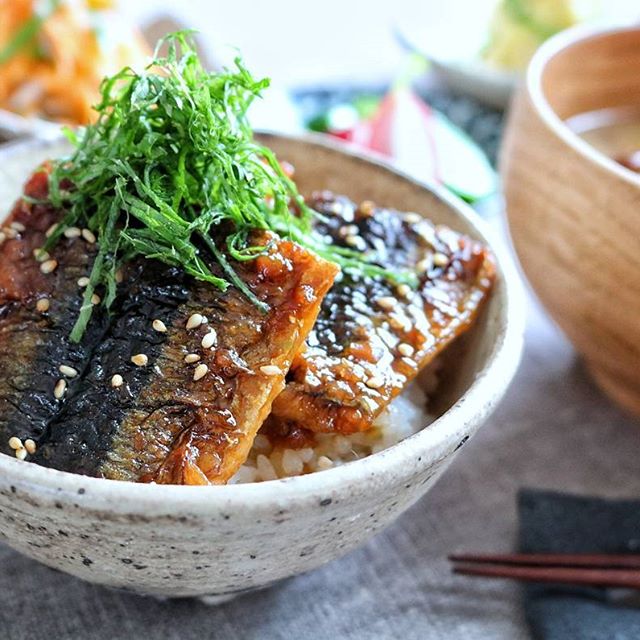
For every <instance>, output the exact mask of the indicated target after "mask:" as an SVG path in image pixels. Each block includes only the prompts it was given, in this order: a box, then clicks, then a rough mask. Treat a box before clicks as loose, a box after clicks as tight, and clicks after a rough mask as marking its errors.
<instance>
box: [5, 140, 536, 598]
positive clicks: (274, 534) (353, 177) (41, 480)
mask: <svg viewBox="0 0 640 640" xmlns="http://www.w3.org/2000/svg"><path fill="white" fill-rule="evenodd" d="M264 137H265V140H266V142H267V143H268V144H269V145H270V146H272V147H273V148H274V150H275V151H276V153H277V154H278V156H279V157H280V158H282V159H286V160H288V161H290V162H292V163H293V164H294V165H295V166H296V170H297V173H296V176H297V181H298V183H299V185H300V187H301V190H302V191H303V192H308V191H311V190H313V189H318V188H328V189H333V190H335V191H337V192H340V193H346V194H348V195H350V196H351V197H353V198H354V199H356V200H362V199H365V198H366V199H372V200H375V201H377V202H379V203H380V204H383V205H390V206H395V207H398V208H400V209H405V210H414V211H419V212H421V213H423V214H425V215H427V216H429V217H431V218H433V219H434V220H436V221H438V222H442V223H445V224H447V225H450V226H451V227H453V228H455V229H457V230H459V231H462V232H466V233H468V234H470V235H472V236H475V237H476V238H479V239H481V240H484V241H485V242H488V243H489V244H491V245H492V246H493V247H494V249H495V253H496V255H497V260H498V269H499V280H498V283H497V287H496V289H495V291H494V294H493V296H492V298H491V300H490V302H489V303H488V305H487V306H486V307H485V309H484V312H483V314H482V318H481V319H480V322H479V323H478V325H477V326H476V327H475V328H474V330H473V331H472V332H471V333H470V334H468V335H467V337H466V338H465V339H464V342H463V343H462V344H460V345H459V346H458V347H455V352H451V353H450V357H449V358H448V361H447V362H445V366H444V373H443V379H442V383H441V385H440V390H439V392H438V393H437V394H436V396H435V397H434V399H433V403H432V406H431V409H432V411H434V412H436V413H437V414H438V415H440V417H439V418H438V419H437V420H436V421H435V422H434V423H433V424H431V425H430V426H429V427H428V428H425V429H424V430H423V431H421V432H419V433H418V434H416V435H414V436H412V437H410V438H408V439H406V440H404V441H403V442H401V443H399V444H397V445H395V446H393V447H391V448H389V449H387V450H385V451H383V452H381V453H377V454H375V455H373V456H370V457H369V458H366V459H364V460H360V461H357V462H352V463H350V464H347V465H344V466H340V467H336V468H333V469H330V470H328V471H322V472H318V473H314V474H310V475H307V476H303V477H297V478H290V479H285V480H275V481H271V482H264V483H258V484H245V485H231V486H212V487H183V486H168V485H164V486H163V485H145V484H132V483H125V482H117V481H111V480H103V479H96V478H87V477H83V476H78V475H73V474H69V473H64V472H59V471H54V470H51V469H45V468H42V467H38V466H36V465H34V464H30V463H25V462H20V461H18V460H16V459H13V458H11V457H8V456H5V455H2V454H0V540H2V541H3V542H6V543H7V544H9V545H10V546H12V547H13V548H14V549H16V550H18V551H20V552H22V553H24V554H26V555H28V556H30V557H32V558H35V559H37V560H39V561H40V562H43V563H44V564H46V565H48V566H50V567H55V568H56V569H60V570H62V571H65V572H67V573H70V574H72V575H75V576H77V577H79V578H82V579H84V580H88V581H91V582H94V583H99V584H103V585H109V586H112V587H120V588H124V589H129V590H132V591H136V592H141V593H146V594H153V595H158V596H169V597H179V596H211V597H213V600H214V601H215V599H216V598H218V599H222V598H226V597H229V596H231V595H233V594H236V593H239V592H242V591H245V590H249V589H255V588H259V587H264V586H266V585H268V584H270V583H273V582H275V581H277V580H281V579H282V578H286V577H288V576H293V575H295V574H298V573H301V572H303V571H308V570H310V569H313V568H315V567H317V566H319V565H321V564H323V563H325V562H327V561H329V560H333V559H334V558H337V557H338V556H341V555H343V554H345V553H347V552H348V551H349V550H351V549H353V548H354V547H357V546H358V545H360V544H362V543H363V542H365V541H366V540H368V539H369V538H370V537H371V536H373V535H374V534H375V533H377V532H378V531H380V530H381V529H382V528H384V527H385V526H387V525H388V524H389V523H391V522H392V521H393V520H394V519H395V518H396V517H397V516H398V515H399V514H400V513H402V512H403V511H404V510H405V509H406V508H407V507H409V506H410V505H411V504H413V503H414V502H415V501H416V500H418V499H419V498H420V497H422V496H423V495H424V494H425V493H426V492H427V491H428V490H429V488H430V487H431V486H432V485H433V484H434V482H435V481H436V480H437V478H438V477H439V476H440V475H441V474H442V472H443V471H444V470H445V468H446V467H447V466H448V464H449V463H450V462H451V460H452V459H453V457H454V455H455V453H456V451H457V450H458V449H460V447H461V446H462V445H463V444H464V443H465V442H466V441H467V440H468V439H469V437H470V436H471V435H473V434H474V433H475V431H476V430H477V429H478V428H479V427H480V425H481V424H482V423H483V422H484V421H485V420H486V418H487V417H488V416H489V414H490V413H491V412H492V411H493V409H494V408H495V406H496V404H497V403H498V401H499V400H500V398H501V397H502V395H503V394H504V392H505V391H506V389H507V386H508V384H509V382H510V380H511V378H512V377H513V374H514V372H515V370H516V367H517V364H518V360H519V356H520V351H521V342H522V331H523V303H522V298H521V293H520V285H519V282H518V277H517V275H516V274H515V272H514V270H513V267H512V265H511V262H510V260H509V258H508V257H505V255H504V254H503V252H502V250H501V249H500V248H499V247H498V246H496V244H495V243H493V242H492V241H491V239H490V238H489V233H488V232H487V229H486V228H485V225H484V223H482V221H480V220H479V219H478V218H477V217H476V215H475V214H474V213H473V212H471V211H470V210H469V209H468V208H467V207H466V206H464V205H463V204H461V203H460V202H458V201H457V200H454V199H452V198H451V197H449V196H448V195H446V194H443V193H440V192H437V191H434V190H431V189H429V188H426V187H425V186H423V185H421V184H418V183H416V182H413V181H412V180H410V179H408V178H407V177H405V176H402V175H400V174H398V173H395V172H394V171H392V170H391V169H390V168H389V167H387V166H385V165H384V164H381V163H377V162H372V161H370V160H366V159H364V158H363V157H360V156H358V155H356V154H352V153H348V152H345V151H344V150H339V149H338V148H337V147H335V146H334V145H332V144H331V143H328V142H326V141H321V140H319V139H315V138H307V139H293V138H284V137H279V136H271V135H265V136H264ZM62 151H64V145H62V144H61V143H59V142H58V143H43V142H36V143H33V142H30V143H27V144H26V145H25V144H21V145H16V146H13V147H12V148H10V149H8V150H6V151H4V152H0V197H1V201H2V203H3V207H5V208H8V207H9V204H10V201H11V200H12V199H13V197H14V196H15V195H16V194H17V193H18V191H19V189H20V185H21V183H22V182H23V181H24V180H25V178H26V177H27V175H28V174H29V172H30V171H31V170H32V169H33V167H34V166H35V165H36V164H37V163H38V162H39V161H40V160H42V159H44V158H46V157H52V156H55V155H58V154H60V153H61V152H62Z"/></svg>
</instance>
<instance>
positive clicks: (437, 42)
mask: <svg viewBox="0 0 640 640" xmlns="http://www.w3.org/2000/svg"><path fill="white" fill-rule="evenodd" d="M427 4H428V6H429V9H430V14H429V16H427V19H426V20H425V19H424V17H423V18H422V20H416V19H415V17H414V16H411V15H404V16H402V17H400V18H398V20H397V36H398V39H399V41H400V42H401V43H402V44H403V45H404V46H405V47H406V48H408V49H409V50H411V51H414V52H417V53H420V54H421V55H423V56H424V57H425V58H426V59H427V60H429V61H430V62H431V64H432V65H433V69H434V71H435V72H436V74H437V75H438V77H439V78H440V80H441V81H442V82H443V83H444V84H446V85H447V86H448V87H449V88H450V89H452V90H454V91H457V92H459V93H464V94H468V95H470V96H473V97H474V98H476V99H477V100H480V101H481V102H484V103H486V104H488V105H491V106H493V107H497V108H500V109H504V108H505V107H506V106H507V105H508V103H509V99H510V97H511V94H512V93H513V90H514V89H515V87H516V86H517V84H518V81H519V80H520V78H521V77H522V75H523V73H524V71H525V69H526V67H527V64H528V63H529V60H530V59H531V57H532V56H533V54H534V53H535V51H536V49H537V48H538V47H539V46H540V45H541V44H542V43H543V42H545V41H546V40H547V39H548V38H550V37H552V36H553V35H555V34H556V33H559V32H560V31H562V30H563V29H566V28H568V27H571V26H573V25H575V24H578V23H580V22H584V21H611V20H629V19H633V18H637V17H638V9H637V7H636V6H634V3H633V2H630V1H629V0H607V2H599V1H598V0H481V1H479V2H469V1H468V0H452V1H451V2H447V3H435V2H434V3H427Z"/></svg>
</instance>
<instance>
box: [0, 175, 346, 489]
mask: <svg viewBox="0 0 640 640" xmlns="http://www.w3.org/2000/svg"><path fill="white" fill-rule="evenodd" d="M34 181H35V182H34ZM36 187H38V188H40V189H42V188H44V187H43V185H42V184H40V182H38V179H37V178H34V180H32V183H31V185H30V187H29V195H33V193H35V192H36V191H37V189H36ZM55 219H56V214H55V212H53V211H51V210H50V209H48V208H47V207H45V206H40V205H37V204H34V205H32V204H27V203H24V202H21V203H19V204H18V205H17V207H16V209H15V210H14V213H13V220H15V221H17V222H18V226H17V228H18V229H23V228H24V230H22V231H19V232H18V237H16V238H15V239H12V240H10V241H5V244H4V245H3V247H2V248H1V251H2V253H3V256H2V260H3V270H4V272H3V274H2V276H1V277H0V310H1V312H0V340H1V341H2V342H1V346H0V348H1V349H2V350H1V351H0V360H1V363H2V367H3V368H4V370H5V371H8V372H10V376H9V378H7V376H5V378H4V383H3V384H4V388H2V389H1V390H0V403H2V404H1V405H0V406H1V407H2V408H3V409H5V410H4V411H2V414H3V415H2V418H1V420H2V421H1V422H0V447H1V448H2V450H3V451H5V452H10V451H9V448H8V445H7V443H8V440H9V438H11V437H12V436H16V437H17V438H20V439H21V440H23V441H24V440H25V439H26V438H31V439H33V440H34V442H35V444H36V450H35V453H34V454H33V455H30V456H29V459H30V460H32V461H34V462H36V463H40V464H43V465H46V466H51V467H54V468H57V469H63V470H66V471H72V472H77V473H83V474H88V475H94V476H99V477H105V478H113V479H121V480H134V481H135V480H138V481H155V482H159V483H185V484H205V483H207V482H211V483H224V482H226V481H227V480H228V479H229V478H230V477H231V476H232V475H233V474H234V473H235V471H236V470H237V468H238V467H239V466H240V465H241V464H242V463H243V462H244V460H245V459H246V456H247V453H248V451H249V449H250V447H251V444H252V442H253V438H254V436H255V433H256V432H257V430H258V428H259V427H260V426H261V424H262V422H263V421H264V419H265V417H266V416H267V415H268V413H269V411H270V408H271V403H272V400H273V398H274V397H275V396H277V395H278V393H280V391H281V390H282V388H283V386H284V376H285V374H286V372H287V370H288V368H289V366H290V363H291V361H292V359H293V357H294V355H295V354H296V353H297V351H298V350H299V348H300V347H301V345H302V343H303V341H304V339H305V337H306V336H307V334H308V332H309V331H310V329H311V327H312V326H313V323H314V321H315V319H316V315H317V312H318V309H319V305H320V302H321V300H322V297H323V296H324V295H325V293H326V291H327V290H328V289H329V287H330V286H331V284H332V282H333V280H334V278H335V276H336V273H337V268H336V267H335V266H334V265H332V264H330V263H328V262H325V261H324V260H321V259H320V258H318V257H317V256H315V255H313V254H312V253H310V252H308V251H306V250H304V249H302V248H301V247H299V246H298V245H296V244H294V243H291V242H289V241H283V240H281V239H279V238H277V237H275V236H273V235H270V234H269V233H268V232H261V233H256V234H255V236H254V237H253V238H252V242H253V243H255V244H256V245H260V246H262V245H265V246H268V247H269V250H268V253H267V254H266V255H262V256H260V257H259V258H257V259H255V260H252V261H248V262H242V263H238V264H235V265H234V268H235V269H236V271H237V272H238V274H239V275H240V277H241V278H242V279H243V280H244V281H245V283H247V285H248V286H249V287H250V288H251V289H252V291H253V292H254V294H255V295H256V296H257V297H258V298H259V299H260V300H262V301H263V302H265V303H267V304H268V305H269V308H270V310H269V311H268V312H266V313H265V312H263V311H261V310H260V309H258V307H257V306H255V305H254V304H253V303H252V302H250V301H249V300H248V298H246V297H245V296H244V295H243V294H242V293H240V292H239V291H238V290H236V289H234V288H229V289H228V290H227V291H226V292H224V293H223V292H221V291H219V290H218V289H216V288H214V287H213V286H211V285H208V284H206V283H202V282H198V281H195V280H194V279H193V278H190V277H189V276H187V275H186V274H185V273H184V272H183V271H182V270H181V269H178V268H174V267H169V266H167V265H164V264H160V263H157V262H155V261H152V260H144V259H142V260H139V261H136V262H134V263H132V264H130V265H129V266H128V267H127V270H126V271H125V274H124V282H123V284H122V285H121V289H122V291H121V292H120V294H119V296H118V299H117V300H116V302H115V303H114V305H113V307H112V308H111V313H110V315H109V316H108V317H106V315H104V316H103V317H101V316H100V313H97V314H94V318H92V321H91V323H90V325H89V326H90V330H89V331H88V332H87V333H86V334H85V336H84V338H83V340H82V343H81V344H80V345H74V344H72V343H70V342H69V341H68V339H67V336H68V334H69V332H70V330H71V327H72V324H73V322H74V320H75V318H76V317H77V311H78V309H79V305H80V298H81V291H80V288H79V286H78V279H79V278H81V277H82V276H86V275H88V271H89V270H90V267H91V262H92V255H93V251H92V249H93V246H92V245H91V243H88V242H87V241H86V240H85V239H84V238H83V237H82V236H80V237H78V238H70V239H65V240H64V242H63V243H62V244H60V245H59V248H56V250H55V255H54V256H53V257H54V258H56V259H57V261H58V264H57V267H56V268H55V270H53V271H51V272H49V273H43V271H42V270H41V264H42V263H41V264H38V263H37V262H36V261H35V260H34V258H33V256H31V255H30V253H31V251H32V249H33V248H35V247H37V246H40V245H41V244H42V242H43V240H44V234H43V231H44V229H46V228H47V226H48V225H49V224H51V222H52V221H55ZM71 235H73V233H71ZM89 237H90V236H89ZM16 256H18V257H19V260H18V261H16V259H15V258H16ZM8 270H9V271H11V272H13V271H14V270H15V271H16V273H15V274H13V275H12V274H9V273H8ZM212 270H215V267H214V266H213V265H212ZM44 271H45V272H46V271H48V268H45V269H44ZM45 296H46V297H47V299H48V300H50V307H49V309H48V310H44V311H43V310H42V309H43V306H42V305H40V307H39V308H40V310H38V308H37V307H36V304H37V300H38V299H40V298H43V297H45ZM16 342H17V344H16ZM16 349H18V350H19V351H18V352H19V353H20V354H21V355H20V358H21V361H20V362H17V363H16V362H15V360H16V355H15V354H16ZM61 365H62V366H63V369H62V370H61V369H60V366H61ZM64 365H66V366H67V367H72V369H73V372H72V370H71V369H68V368H64ZM21 372H24V373H21ZM70 373H71V374H72V375H69V374H70ZM21 375H22V376H23V377H20V376H21ZM16 376H17V379H18V380H19V381H20V382H19V383H16V382H14V378H16ZM24 376H27V377H28V379H25V378H24ZM59 380H64V381H65V382H64V383H59V382H58V381H59ZM54 389H56V390H57V391H56V393H54ZM56 396H58V397H56Z"/></svg>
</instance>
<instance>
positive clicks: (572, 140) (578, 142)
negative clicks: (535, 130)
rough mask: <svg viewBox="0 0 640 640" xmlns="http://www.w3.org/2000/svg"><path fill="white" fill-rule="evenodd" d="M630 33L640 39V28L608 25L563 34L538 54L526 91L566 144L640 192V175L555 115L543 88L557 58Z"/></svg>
mask: <svg viewBox="0 0 640 640" xmlns="http://www.w3.org/2000/svg"><path fill="white" fill-rule="evenodd" d="M629 32H638V37H639V38H640V25H608V26H606V27H602V26H596V27H594V26H593V25H578V26H575V27H572V28H570V29H566V30H565V31H562V32H560V33H559V34H557V35H555V36H553V37H552V38H550V39H549V40H547V41H546V42H545V43H544V44H542V46H541V47H540V48H539V49H538V50H537V51H536V53H535V54H534V56H533V58H532V59H531V62H530V63H529V67H528V68H527V72H526V77H525V87H526V91H527V94H528V95H529V98H530V100H531V103H532V105H533V108H534V110H535V111H536V112H537V114H538V115H539V117H540V119H541V120H542V121H543V122H544V123H545V124H546V125H547V127H548V128H549V129H550V130H551V131H552V132H553V133H554V134H555V135H556V136H557V137H558V138H559V139H560V140H561V141H562V142H564V143H565V144H566V145H567V146H568V147H570V148H572V149H573V150H574V151H576V152H577V153H578V154H580V155H581V156H583V157H584V158H585V159H586V160H587V161H589V162H591V163H592V164H594V165H595V166H596V167H598V168H600V169H602V170H604V171H605V172H608V173H610V174H613V175H614V176H615V177H617V178H620V179H621V180H623V181H624V182H626V183H627V184H629V185H632V186H633V187H634V188H638V187H640V175H639V174H637V173H635V172H633V171H631V170H630V169H627V168H625V167H623V166H622V165H621V164H619V163H618V162H616V161H615V160H613V159H612V158H610V157H609V156H607V155H606V154H604V153H603V152H601V151H598V149H596V148H595V147H593V146H592V145H590V144H589V143H588V142H586V141H585V140H583V139H582V138H581V137H580V136H579V135H578V134H577V133H574V132H573V131H572V130H571V129H570V128H569V126H568V125H567V124H565V122H564V121H563V120H562V118H560V117H559V116H558V115H557V113H556V112H555V111H554V109H553V107H552V106H551V104H550V103H549V101H548V99H547V96H546V95H545V92H544V90H543V88H542V78H543V75H544V73H545V71H546V68H547V65H548V64H549V62H551V60H552V59H553V58H554V57H555V56H557V55H559V54H561V53H563V52H565V51H567V50H568V49H570V48H571V47H573V46H575V45H576V44H578V43H581V42H585V41H587V40H596V39H599V38H604V37H609V36H612V35H617V34H621V33H629Z"/></svg>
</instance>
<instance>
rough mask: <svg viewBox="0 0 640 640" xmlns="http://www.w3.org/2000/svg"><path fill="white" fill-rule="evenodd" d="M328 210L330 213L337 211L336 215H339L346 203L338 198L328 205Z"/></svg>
mask: <svg viewBox="0 0 640 640" xmlns="http://www.w3.org/2000/svg"><path fill="white" fill-rule="evenodd" d="M327 210H328V211H329V213H335V214H336V215H339V214H341V213H342V211H343V210H344V204H343V203H342V202H338V201H337V200H336V201H334V202H332V203H331V204H329V206H328V207H327Z"/></svg>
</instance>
